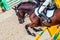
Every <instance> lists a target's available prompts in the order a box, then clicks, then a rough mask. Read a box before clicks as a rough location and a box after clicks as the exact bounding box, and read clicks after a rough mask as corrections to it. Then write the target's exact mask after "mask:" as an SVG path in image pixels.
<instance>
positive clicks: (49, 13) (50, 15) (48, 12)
mask: <svg viewBox="0 0 60 40" xmlns="http://www.w3.org/2000/svg"><path fill="white" fill-rule="evenodd" d="M53 14H54V9H53V10H47V14H46V16H47V17H52V16H53Z"/></svg>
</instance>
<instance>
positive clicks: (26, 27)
mask: <svg viewBox="0 0 60 40" xmlns="http://www.w3.org/2000/svg"><path fill="white" fill-rule="evenodd" d="M28 27H30V26H29V24H27V25H26V26H25V29H26V31H27V33H28V34H29V35H32V36H36V35H35V34H34V33H31V32H30V31H29V29H28Z"/></svg>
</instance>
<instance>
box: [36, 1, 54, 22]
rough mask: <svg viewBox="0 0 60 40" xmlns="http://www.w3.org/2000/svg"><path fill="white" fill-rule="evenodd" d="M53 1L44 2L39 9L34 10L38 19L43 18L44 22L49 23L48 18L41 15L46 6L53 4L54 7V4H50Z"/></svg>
mask: <svg viewBox="0 0 60 40" xmlns="http://www.w3.org/2000/svg"><path fill="white" fill-rule="evenodd" d="M52 1H53V0H45V2H44V3H43V4H42V6H41V7H38V8H36V9H35V14H36V15H37V16H38V17H39V18H40V17H42V16H43V17H44V18H45V19H46V20H47V22H50V18H48V17H47V16H46V15H45V14H44V13H43V11H44V9H45V8H47V6H48V5H49V4H51V5H52V4H53V5H54V3H53V2H52Z"/></svg>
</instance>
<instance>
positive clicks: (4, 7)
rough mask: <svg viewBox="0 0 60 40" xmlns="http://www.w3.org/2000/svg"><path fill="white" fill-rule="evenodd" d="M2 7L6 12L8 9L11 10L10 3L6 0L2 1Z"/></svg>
mask: <svg viewBox="0 0 60 40" xmlns="http://www.w3.org/2000/svg"><path fill="white" fill-rule="evenodd" d="M1 7H2V8H3V9H4V10H8V9H9V5H8V3H7V2H6V0H2V4H1Z"/></svg>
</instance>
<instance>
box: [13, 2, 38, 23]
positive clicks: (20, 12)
mask: <svg viewBox="0 0 60 40" xmlns="http://www.w3.org/2000/svg"><path fill="white" fill-rule="evenodd" d="M36 7H37V4H36V3H34V2H22V3H20V4H19V5H18V6H17V7H15V8H13V9H14V10H15V12H16V15H17V16H18V20H19V23H24V18H25V14H26V13H28V14H30V13H31V12H33V11H34V9H35V8H36Z"/></svg>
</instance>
